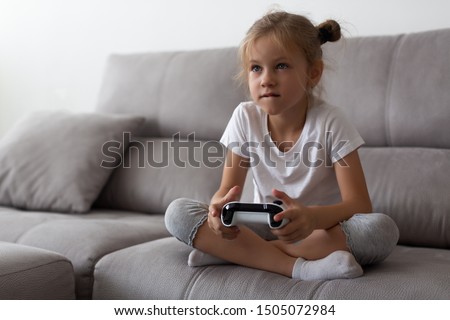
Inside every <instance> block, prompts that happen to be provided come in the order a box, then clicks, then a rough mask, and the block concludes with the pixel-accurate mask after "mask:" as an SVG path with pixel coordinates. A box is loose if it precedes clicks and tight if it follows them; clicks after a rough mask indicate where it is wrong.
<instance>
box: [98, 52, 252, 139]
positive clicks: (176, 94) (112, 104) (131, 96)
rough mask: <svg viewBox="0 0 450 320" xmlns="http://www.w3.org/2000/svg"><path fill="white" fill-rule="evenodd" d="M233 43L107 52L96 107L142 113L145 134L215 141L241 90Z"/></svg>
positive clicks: (241, 92) (240, 99) (239, 98)
mask: <svg viewBox="0 0 450 320" xmlns="http://www.w3.org/2000/svg"><path fill="white" fill-rule="evenodd" d="M237 73H238V59H237V51H236V48H225V49H215V50H201V51H192V52H168V53H143V54H133V55H112V56H111V57H110V58H109V59H108V62H107V67H106V71H105V76H104V80H103V85H102V87H101V90H100V96H99V101H98V105H97V109H98V110H100V111H106V112H113V113H131V114H139V115H142V116H145V117H146V118H147V126H146V131H145V132H144V134H145V135H146V136H159V137H172V136H173V135H175V134H177V133H179V134H180V136H181V137H187V136H189V135H190V134H191V133H195V137H196V138H198V139H214V140H219V139H220V137H221V135H222V133H223V130H224V129H225V126H226V124H227V122H228V119H229V118H230V117H231V114H232V112H233V110H234V108H235V107H236V106H237V105H238V104H239V102H241V101H244V100H245V90H243V89H242V87H240V86H239V83H238V81H236V80H235V76H236V74H237Z"/></svg>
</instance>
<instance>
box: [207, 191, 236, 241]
mask: <svg viewBox="0 0 450 320" xmlns="http://www.w3.org/2000/svg"><path fill="white" fill-rule="evenodd" d="M240 195H241V188H240V187H239V186H234V187H233V188H231V189H230V190H229V191H228V193H227V194H226V195H225V196H224V197H223V198H221V199H219V200H218V201H215V202H214V203H211V204H210V206H209V213H208V225H209V227H210V228H211V230H213V232H214V233H215V234H217V235H220V236H222V238H224V239H228V240H233V239H234V238H236V237H237V235H238V234H239V231H240V230H239V228H238V227H237V226H234V227H225V226H224V225H223V224H222V221H221V220H220V213H221V211H222V207H223V206H224V205H225V204H227V203H228V202H231V201H237V200H239V197H240Z"/></svg>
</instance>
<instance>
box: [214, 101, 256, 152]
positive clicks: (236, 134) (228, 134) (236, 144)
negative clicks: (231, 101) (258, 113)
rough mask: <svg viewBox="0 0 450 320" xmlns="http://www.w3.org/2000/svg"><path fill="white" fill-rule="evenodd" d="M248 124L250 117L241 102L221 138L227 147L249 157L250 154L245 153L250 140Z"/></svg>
mask: <svg viewBox="0 0 450 320" xmlns="http://www.w3.org/2000/svg"><path fill="white" fill-rule="evenodd" d="M248 125H249V121H248V117H247V116H246V114H245V110H244V105H243V104H242V103H241V104H240V105H239V106H237V107H236V109H235V110H234V112H233V115H232V116H231V118H230V121H229V122H228V125H227V127H226V128H225V131H224V133H223V135H222V138H220V142H221V143H222V144H223V145H224V146H225V147H227V149H229V150H231V151H232V152H233V153H235V154H237V155H239V156H241V157H244V158H249V155H248V154H247V155H246V154H245V152H244V150H245V148H244V147H243V146H245V145H246V143H247V141H248V135H247V134H246V130H245V129H246V128H247V127H248Z"/></svg>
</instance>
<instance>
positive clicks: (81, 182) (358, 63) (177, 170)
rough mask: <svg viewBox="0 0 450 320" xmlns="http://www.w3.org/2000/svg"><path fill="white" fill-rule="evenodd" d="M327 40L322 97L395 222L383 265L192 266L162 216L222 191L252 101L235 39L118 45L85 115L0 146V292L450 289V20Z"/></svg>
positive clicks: (318, 295) (315, 293)
mask: <svg viewBox="0 0 450 320" xmlns="http://www.w3.org/2000/svg"><path fill="white" fill-rule="evenodd" d="M324 50H325V62H326V64H327V65H328V66H329V67H328V68H327V70H326V71H325V74H324V78H323V81H322V84H323V91H322V93H321V95H322V96H323V97H324V98H325V99H326V100H328V101H330V102H331V103H332V104H335V105H338V106H341V107H342V108H343V110H344V111H345V112H346V113H347V115H348V117H349V118H350V119H351V120H352V121H353V122H354V123H355V125H356V126H357V128H358V130H359V131H360V133H361V135H362V136H363V138H364V139H365V141H366V145H365V146H364V147H363V148H361V149H360V156H361V159H362V163H363V166H364V169H365V173H366V179H367V183H368V188H369V192H370V195H371V198H372V202H373V206H374V210H375V211H378V212H384V213H386V214H388V215H390V216H391V217H392V218H393V219H394V220H395V221H396V223H397V224H398V227H399V229H400V240H399V243H398V246H397V247H396V249H395V250H394V252H393V253H392V254H391V255H390V256H389V257H388V258H387V260H386V261H385V262H383V263H381V264H378V265H373V266H370V267H366V268H365V269H364V272H365V274H364V276H363V277H360V278H357V279H352V280H332V281H297V280H292V279H289V278H286V277H283V276H280V275H277V274H272V273H268V272H265V271H260V270H253V269H249V268H245V267H240V266H236V265H220V266H207V267H199V268H191V267H188V266H187V263H186V262H187V257H188V254H189V252H190V248H188V247H187V246H186V245H184V244H182V243H180V242H179V241H177V240H176V239H175V238H173V237H171V236H170V234H168V232H167V230H166V229H165V226H164V211H165V208H166V207H167V206H168V204H169V203H170V202H171V201H172V200H174V199H176V198H179V197H189V198H195V199H199V200H203V201H205V202H208V201H209V198H210V197H211V195H212V194H213V193H214V192H215V191H216V189H217V186H218V184H219V182H220V177H221V166H222V164H223V154H224V150H223V147H222V146H221V145H220V144H219V143H218V142H217V140H218V139H219V138H220V136H221V134H222V132H223V130H224V128H225V126H226V124H227V121H228V119H229V118H230V116H231V113H232V111H233V109H234V108H235V107H236V106H237V105H238V103H239V102H241V101H244V100H246V96H247V95H246V90H245V89H244V88H242V87H240V86H239V85H238V84H237V83H236V81H234V80H233V77H234V75H235V74H236V73H237V70H238V63H237V52H236V48H224V49H216V50H200V51H194V52H167V53H142V54H129V55H112V56H111V57H110V58H109V60H108V62H107V67H106V72H105V76H104V81H103V84H102V88H101V91H100V94H99V101H98V105H97V107H96V112H95V113H92V114H85V115H82V116H80V115H73V114H63V115H61V114H60V113H57V114H56V115H55V114H53V113H46V114H39V115H37V116H36V115H33V116H32V117H29V118H28V119H26V120H24V121H22V122H20V123H19V124H18V125H16V126H15V127H14V128H13V129H12V130H11V132H9V133H8V134H7V135H6V136H5V137H4V138H3V139H2V140H1V141H0V241H2V242H0V254H1V255H2V257H1V258H0V261H1V263H0V298H2V299H7V298H14V299H43V298H49V299H56V298H60V299H70V298H78V299H450V250H449V248H450V197H449V191H450V125H449V121H450V90H449V89H450V29H448V30H437V31H430V32H423V33H416V34H407V35H398V36H380V37H361V38H350V39H346V40H344V41H341V42H340V43H338V44H331V45H327V46H325V48H324ZM74 118H76V119H75V120H74ZM91 118H95V119H96V120H95V121H94V120H92V121H91V120H90V119H91ZM97 140H98V141H97ZM94 142H95V143H94ZM36 143H38V145H36ZM67 144H70V145H71V148H69V149H64V146H65V145H67ZM87 145H89V148H87V147H86V146H87ZM50 146H51V147H50ZM85 147H86V148H85ZM74 149H75V150H76V152H75V153H72V152H73V150H74ZM100 151H101V152H100ZM47 164H49V165H48V166H46V165H47ZM100 164H101V165H100ZM33 165H34V166H35V167H33ZM42 168H44V169H42ZM250 180H251V177H249V179H247V181H250ZM25 182H26V183H25ZM318 192H320V190H318ZM243 198H244V199H247V200H249V199H251V188H250V185H249V184H247V186H246V188H245V192H244V195H243ZM4 252H6V253H7V254H4ZM4 265H6V267H4ZM35 272H40V273H39V274H38V275H37V276H36V273H35ZM43 277H44V278H48V279H49V280H50V279H52V280H51V281H48V283H46V282H45V281H42V278H43ZM23 279H25V280H27V282H23V281H22V280H23ZM39 281H40V282H39ZM55 281H56V283H55ZM19 283H20V285H19ZM23 283H26V284H27V285H25V287H24V286H23V285H22V284H23ZM28 283H29V284H28ZM27 286H29V288H32V290H31V289H30V290H27ZM50 293H51V294H50Z"/></svg>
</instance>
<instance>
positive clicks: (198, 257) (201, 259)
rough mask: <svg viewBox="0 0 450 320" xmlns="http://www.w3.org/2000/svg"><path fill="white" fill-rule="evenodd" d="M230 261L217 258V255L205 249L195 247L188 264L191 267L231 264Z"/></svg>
mask: <svg viewBox="0 0 450 320" xmlns="http://www.w3.org/2000/svg"><path fill="white" fill-rule="evenodd" d="M229 263H230V262H228V261H226V260H223V259H220V258H217V257H216V256H213V255H210V254H208V253H205V252H203V251H200V250H197V249H194V250H192V251H191V253H190V254H189V258H188V266H190V267H201V266H208V265H213V264H229Z"/></svg>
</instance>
